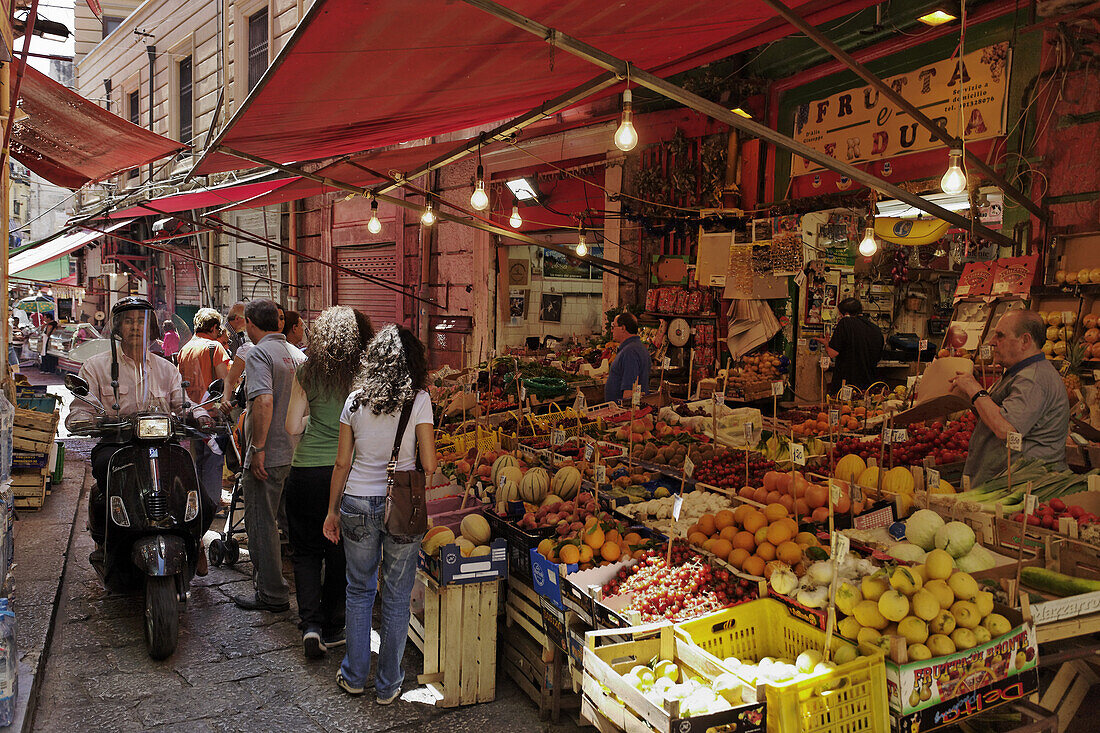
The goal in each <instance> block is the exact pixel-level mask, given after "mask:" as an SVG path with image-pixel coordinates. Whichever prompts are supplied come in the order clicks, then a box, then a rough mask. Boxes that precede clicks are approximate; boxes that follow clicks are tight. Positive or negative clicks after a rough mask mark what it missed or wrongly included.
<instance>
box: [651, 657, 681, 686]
mask: <svg viewBox="0 0 1100 733" xmlns="http://www.w3.org/2000/svg"><path fill="white" fill-rule="evenodd" d="M653 672H654V673H655V674H656V675H657V676H658V677H667V678H669V679H670V680H672V681H673V682H679V681H680V668H679V667H678V666H676V662H672V661H669V660H668V659H662V660H661V661H659V662H657V664H656V665H654V667H653Z"/></svg>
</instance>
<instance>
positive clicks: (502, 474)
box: [496, 466, 523, 486]
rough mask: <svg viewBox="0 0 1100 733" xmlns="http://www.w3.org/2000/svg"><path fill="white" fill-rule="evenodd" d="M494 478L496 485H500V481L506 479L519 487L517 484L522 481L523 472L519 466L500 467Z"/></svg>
mask: <svg viewBox="0 0 1100 733" xmlns="http://www.w3.org/2000/svg"><path fill="white" fill-rule="evenodd" d="M496 476H497V478H496V483H497V484H500V480H501V479H508V480H509V481H511V482H513V483H514V484H515V485H516V486H519V482H520V481H522V480H523V470H522V469H521V468H520V467H519V466H502V467H501V469H500V470H499V471H497V475H496Z"/></svg>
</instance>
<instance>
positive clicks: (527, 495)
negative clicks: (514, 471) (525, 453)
mask: <svg viewBox="0 0 1100 733" xmlns="http://www.w3.org/2000/svg"><path fill="white" fill-rule="evenodd" d="M549 488H550V476H549V475H547V473H546V469H545V468H532V469H530V470H528V471H527V473H525V474H523V480H522V481H520V483H519V495H520V498H522V499H523V500H524V501H529V502H531V503H532V504H538V503H539V502H541V501H542V500H543V498H544V497H545V496H546V491H547V489H549Z"/></svg>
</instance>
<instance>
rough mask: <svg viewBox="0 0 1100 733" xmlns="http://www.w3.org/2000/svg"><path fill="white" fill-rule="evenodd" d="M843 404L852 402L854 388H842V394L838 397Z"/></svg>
mask: <svg viewBox="0 0 1100 733" xmlns="http://www.w3.org/2000/svg"><path fill="white" fill-rule="evenodd" d="M837 397H838V398H839V399H840V401H841V402H851V401H852V388H851V387H848V386H847V385H846V386H844V387H841V388H840V393H839V394H838V395H837Z"/></svg>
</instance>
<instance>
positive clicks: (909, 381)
mask: <svg viewBox="0 0 1100 733" xmlns="http://www.w3.org/2000/svg"><path fill="white" fill-rule="evenodd" d="M916 386H917V378H916V377H915V376H909V377H906V378H905V388H906V389H913V387H916Z"/></svg>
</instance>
